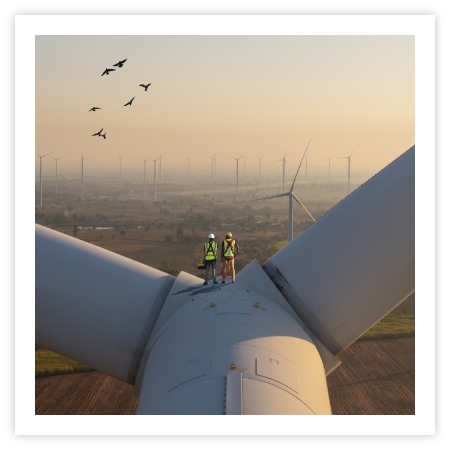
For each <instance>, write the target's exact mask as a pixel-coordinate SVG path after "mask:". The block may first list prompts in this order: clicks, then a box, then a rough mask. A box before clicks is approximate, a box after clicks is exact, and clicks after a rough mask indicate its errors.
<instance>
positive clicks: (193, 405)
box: [135, 269, 331, 414]
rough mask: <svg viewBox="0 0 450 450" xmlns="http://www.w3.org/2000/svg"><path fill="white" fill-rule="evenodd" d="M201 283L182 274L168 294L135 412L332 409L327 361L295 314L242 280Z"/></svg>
mask: <svg viewBox="0 0 450 450" xmlns="http://www.w3.org/2000/svg"><path fill="white" fill-rule="evenodd" d="M259 270H260V271H261V276H262V277H266V278H267V276H266V275H265V274H264V273H263V271H262V270H261V269H259ZM201 282H202V280H201V279H199V278H196V277H193V276H191V275H188V274H186V273H181V274H180V275H179V278H178V279H177V280H176V282H175V284H174V285H173V287H172V289H171V292H170V294H169V295H168V297H167V302H166V305H167V306H166V305H165V306H164V308H163V310H162V312H161V319H158V323H157V324H156V329H155V332H154V333H153V334H152V337H151V339H150V342H149V345H148V346H147V349H146V351H145V356H144V359H145V358H147V359H146V360H145V362H143V364H142V367H141V369H140V371H142V372H141V373H140V376H138V381H137V386H136V387H135V392H136V390H138V391H139V404H138V409H137V414H331V408H330V402H329V397H328V391H327V383H326V378H325V372H324V367H323V364H322V360H321V358H320V355H319V353H318V351H317V349H316V346H315V345H314V343H313V341H312V339H311V338H310V337H309V336H308V334H307V333H306V332H305V331H304V330H303V329H302V325H301V324H300V323H299V322H298V320H296V318H295V313H293V314H291V313H290V312H288V310H286V309H285V308H283V307H281V306H279V305H278V304H277V303H276V302H274V301H272V300H270V299H269V298H267V297H265V296H263V295H261V294H260V293H259V292H257V291H255V290H254V289H248V288H247V286H246V285H244V284H241V283H239V281H238V282H236V283H235V284H228V285H225V286H223V285H220V286H217V287H216V286H209V287H203V286H202V285H201ZM269 283H270V280H269ZM174 304H175V305H176V309H175V308H174ZM166 308H167V311H165V309H166ZM136 393H137V392H136Z"/></svg>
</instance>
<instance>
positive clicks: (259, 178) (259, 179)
mask: <svg viewBox="0 0 450 450" xmlns="http://www.w3.org/2000/svg"><path fill="white" fill-rule="evenodd" d="M263 156H264V154H262V155H261V156H260V157H259V158H257V159H259V176H258V184H261V160H262V159H263Z"/></svg>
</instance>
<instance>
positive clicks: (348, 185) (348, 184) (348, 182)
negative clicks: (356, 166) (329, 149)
mask: <svg viewBox="0 0 450 450" xmlns="http://www.w3.org/2000/svg"><path fill="white" fill-rule="evenodd" d="M356 147H357V146H356ZM356 147H355V148H354V149H353V151H352V152H351V153H350V155H349V156H336V158H343V159H347V160H348V181H347V195H348V194H350V161H351V156H352V155H353V152H354V151H355V150H356Z"/></svg>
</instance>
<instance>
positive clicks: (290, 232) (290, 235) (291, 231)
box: [248, 139, 316, 242]
mask: <svg viewBox="0 0 450 450" xmlns="http://www.w3.org/2000/svg"><path fill="white" fill-rule="evenodd" d="M310 143H311V139H310V140H309V142H308V145H307V146H306V150H305V152H304V153H303V157H302V159H301V161H300V164H299V165H298V169H297V173H296V174H295V177H294V181H293V182H292V186H291V189H289V191H287V192H283V193H282V194H278V195H272V196H270V197H263V198H255V199H254V200H248V201H257V200H268V199H270V198H277V197H289V229H288V242H291V241H292V239H293V238H294V215H293V202H292V200H295V201H296V202H297V203H298V204H299V205H300V206H301V207H302V208H303V209H304V210H305V211H306V212H307V213H308V215H309V217H311V219H312V220H313V222H315V221H316V219H314V217H313V216H312V215H311V214H310V212H309V211H308V210H307V209H306V207H305V205H304V204H303V203H302V202H301V201H300V200H299V199H298V198H297V197H296V196H295V194H294V186H295V180H296V179H297V175H298V172H299V171H300V167H301V165H302V162H303V159H304V158H305V155H306V152H307V151H308V147H309V144H310ZM280 161H283V160H280ZM283 184H284V183H283Z"/></svg>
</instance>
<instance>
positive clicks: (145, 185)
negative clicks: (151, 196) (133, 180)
mask: <svg viewBox="0 0 450 450" xmlns="http://www.w3.org/2000/svg"><path fill="white" fill-rule="evenodd" d="M142 159H143V160H144V198H145V197H147V181H146V175H147V162H148V161H150V160H149V159H145V158H144V157H142Z"/></svg>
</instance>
